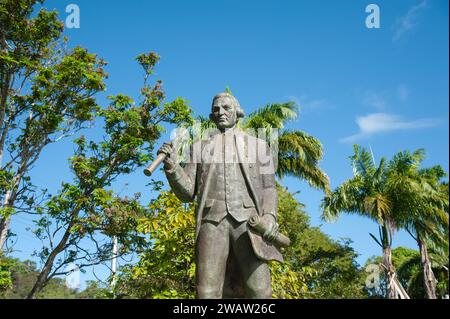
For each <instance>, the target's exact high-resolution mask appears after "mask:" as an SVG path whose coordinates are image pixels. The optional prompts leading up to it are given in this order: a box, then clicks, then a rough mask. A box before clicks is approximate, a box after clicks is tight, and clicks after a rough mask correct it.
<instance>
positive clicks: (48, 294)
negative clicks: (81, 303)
mask: <svg viewBox="0 0 450 319" xmlns="http://www.w3.org/2000/svg"><path fill="white" fill-rule="evenodd" d="M0 264H3V265H5V264H7V265H9V278H10V284H9V285H8V286H7V287H0V298H7V299H23V298H25V297H26V296H27V294H28V293H29V291H30V289H31V288H32V287H33V283H34V281H35V280H36V277H37V275H38V270H37V268H36V263H34V262H31V261H29V260H25V261H20V260H18V259H16V258H8V257H3V258H2V259H1V261H0ZM76 296H77V291H76V290H74V289H69V288H67V287H66V285H65V281H64V280H63V279H62V278H53V279H52V280H50V282H49V284H48V285H47V286H46V287H45V288H44V289H43V290H42V292H40V293H39V294H38V295H37V296H36V298H38V299H55V298H56V299H73V298H75V297H76Z"/></svg>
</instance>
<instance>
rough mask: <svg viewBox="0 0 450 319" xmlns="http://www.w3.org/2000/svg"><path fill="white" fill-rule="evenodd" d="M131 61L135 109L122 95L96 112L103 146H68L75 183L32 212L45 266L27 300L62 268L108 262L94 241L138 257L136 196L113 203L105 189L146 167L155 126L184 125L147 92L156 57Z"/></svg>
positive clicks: (184, 117)
mask: <svg viewBox="0 0 450 319" xmlns="http://www.w3.org/2000/svg"><path fill="white" fill-rule="evenodd" d="M137 60H138V62H139V64H140V65H141V66H142V67H143V69H144V72H145V73H144V74H145V81H144V88H143V89H142V90H141V93H142V96H141V103H140V104H139V105H135V104H134V102H133V100H132V99H131V98H130V97H128V96H125V95H121V94H119V95H117V96H111V97H110V100H111V104H110V105H109V106H108V107H107V108H104V109H99V110H98V112H97V113H96V116H97V117H98V118H99V119H100V120H101V122H102V123H104V127H103V132H104V136H103V138H102V140H101V141H95V140H88V139H87V138H86V137H85V136H84V135H83V136H81V137H80V138H77V139H76V140H75V143H76V144H77V146H78V147H77V149H76V151H75V154H74V156H72V157H71V158H70V162H71V166H72V170H73V173H74V181H73V182H72V183H63V185H62V188H61V190H60V191H59V192H58V193H57V194H56V195H54V196H52V197H51V198H50V200H48V201H47V202H46V203H45V204H43V205H41V206H39V207H38V208H37V210H36V213H37V214H39V215H40V216H41V218H40V219H39V220H38V221H37V223H36V226H37V227H36V229H35V230H34V233H35V234H36V235H37V236H38V237H39V238H40V239H42V240H47V242H48V245H46V246H44V247H43V248H42V250H41V252H40V253H39V257H40V258H41V261H42V264H43V265H44V266H43V268H42V271H41V273H40V275H39V276H38V279H37V281H36V284H35V286H34V287H33V290H32V291H31V292H30V295H29V298H33V297H34V295H35V294H36V293H37V292H39V290H40V289H42V287H43V286H44V285H45V284H46V283H47V282H48V280H49V279H50V278H52V277H54V276H57V275H63V274H65V273H66V272H65V271H64V270H63V269H64V267H65V266H67V265H68V264H70V263H75V262H77V263H78V267H79V268H84V267H87V266H91V265H95V264H99V263H102V262H105V261H107V260H109V259H110V258H111V256H110V252H111V242H104V243H103V244H102V243H100V241H98V240H97V239H96V235H99V234H103V235H107V236H110V237H111V236H116V237H117V238H118V242H119V245H120V247H121V252H120V255H123V254H125V253H128V252H133V251H138V250H139V247H141V246H142V245H143V244H144V242H145V240H144V237H143V236H142V235H141V234H139V233H137V232H136V227H137V220H138V219H139V218H142V217H143V216H145V214H146V213H147V212H146V210H145V209H144V208H143V207H142V206H141V205H140V203H139V201H138V199H139V195H138V194H137V195H136V196H135V197H134V198H118V197H117V196H115V195H114V193H113V191H111V190H109V189H108V187H110V186H111V184H112V183H113V182H114V181H115V180H116V178H117V177H118V176H120V175H124V174H129V173H131V172H133V171H135V170H136V169H138V168H140V167H143V166H144V165H145V164H146V163H147V162H148V161H149V160H152V156H151V155H150V154H153V153H154V152H153V147H154V144H155V143H156V141H157V140H158V139H159V138H160V136H161V134H162V132H163V128H162V126H161V124H160V123H164V122H165V123H172V124H181V123H186V122H189V121H191V118H190V110H189V108H188V106H187V105H186V103H185V102H184V101H183V100H182V99H180V98H178V99H176V100H175V101H173V102H169V103H164V102H163V101H164V99H165V94H164V92H163V90H162V87H161V81H156V83H155V84H154V85H153V86H152V85H150V84H148V83H147V77H148V76H149V75H150V74H152V72H153V69H154V67H155V64H156V63H157V61H158V60H159V57H158V55H156V54H155V53H149V54H142V55H140V56H138V57H137ZM55 229H56V231H55ZM55 239H56V240H55ZM86 239H89V240H90V241H93V242H94V243H95V245H96V248H97V249H96V250H95V251H94V252H89V251H88V250H87V249H86V248H83V247H82V243H83V240H86ZM60 254H62V255H60ZM57 256H59V258H57Z"/></svg>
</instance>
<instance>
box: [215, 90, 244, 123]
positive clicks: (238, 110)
mask: <svg viewBox="0 0 450 319" xmlns="http://www.w3.org/2000/svg"><path fill="white" fill-rule="evenodd" d="M224 97H227V98H229V99H230V100H231V102H232V103H233V105H234V106H235V107H236V116H237V118H238V119H240V118H243V117H244V115H245V113H244V110H243V109H242V108H241V105H240V104H239V101H238V100H237V99H236V98H235V97H234V96H233V95H231V94H230V93H226V92H223V93H219V94H217V95H216V96H215V97H214V98H213V100H212V104H211V106H212V105H214V101H215V100H217V99H221V98H224ZM211 116H212V114H211V115H210V117H211Z"/></svg>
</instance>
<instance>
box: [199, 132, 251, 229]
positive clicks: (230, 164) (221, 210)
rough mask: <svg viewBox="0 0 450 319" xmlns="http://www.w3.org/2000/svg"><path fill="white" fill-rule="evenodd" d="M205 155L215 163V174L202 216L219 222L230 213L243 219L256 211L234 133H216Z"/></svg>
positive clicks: (205, 157)
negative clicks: (247, 185)
mask: <svg viewBox="0 0 450 319" xmlns="http://www.w3.org/2000/svg"><path fill="white" fill-rule="evenodd" d="M202 156H203V159H204V160H205V161H211V160H212V161H213V162H214V176H213V179H212V180H211V185H210V189H209V192H208V194H207V199H206V202H205V208H204V210H203V216H202V219H203V220H209V221H213V222H220V221H221V220H222V219H223V218H224V217H225V216H226V215H227V214H230V215H231V216H232V217H233V219H234V220H236V221H237V222H243V221H247V220H248V219H249V217H250V216H252V215H254V214H256V209H255V205H254V203H253V200H252V199H251V197H250V194H249V192H248V189H247V187H246V182H245V178H244V176H243V174H242V170H241V166H240V165H239V162H238V157H237V153H236V144H235V139H234V137H233V134H229V135H226V134H218V135H216V136H215V137H214V138H213V140H212V141H211V143H209V145H208V147H206V148H205V149H204V153H203V154H202Z"/></svg>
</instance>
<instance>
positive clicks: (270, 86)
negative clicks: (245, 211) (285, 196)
mask: <svg viewBox="0 0 450 319" xmlns="http://www.w3.org/2000/svg"><path fill="white" fill-rule="evenodd" d="M70 3H75V4H77V5H78V6H79V8H80V17H81V20H80V22H81V25H80V28H79V29H67V30H66V32H65V33H66V35H67V36H68V37H69V39H70V44H71V45H81V46H84V47H87V48H88V49H89V50H90V51H91V52H95V53H97V54H98V55H99V56H101V57H103V58H104V59H105V60H106V61H108V62H109V65H108V67H107V71H108V73H109V79H108V81H107V84H108V89H107V92H105V93H104V94H101V95H99V102H100V103H101V104H103V105H104V104H106V99H105V96H106V95H109V94H117V93H125V94H128V95H131V96H133V97H135V98H137V94H138V91H139V88H140V86H141V84H142V73H141V71H140V69H139V67H138V65H137V63H136V62H135V61H134V58H135V57H136V56H137V55H138V54H140V53H143V52H149V51H155V52H157V53H158V54H159V55H160V56H161V61H160V63H159V65H158V67H157V70H156V75H155V79H156V78H160V79H162V80H163V81H164V88H165V90H166V93H167V96H168V100H171V99H174V98H175V97H177V96H181V97H183V98H185V99H187V100H189V103H190V105H191V107H192V108H193V110H194V111H195V113H196V114H201V115H205V116H206V115H208V114H209V107H210V104H211V99H212V97H213V96H214V95H215V94H216V93H218V92H220V91H223V90H224V88H225V87H226V86H229V87H230V88H231V90H232V91H233V94H234V95H235V96H236V97H237V98H238V99H239V101H240V103H241V106H242V107H243V108H244V109H245V111H246V112H247V113H249V112H251V111H252V110H254V109H256V108H258V107H260V106H263V105H265V104H267V103H271V102H282V101H288V100H293V101H296V102H297V103H298V104H299V105H300V106H301V113H300V116H299V118H298V119H297V120H295V121H293V122H292V123H290V124H289V126H288V128H292V129H300V130H304V131H306V132H308V133H309V134H311V135H313V136H315V137H317V138H319V139H320V141H321V142H322V143H323V146H324V150H325V156H324V159H323V161H322V162H321V167H322V168H323V169H324V170H325V171H326V172H327V174H328V175H329V177H330V179H331V184H332V187H333V188H334V187H336V186H338V185H339V184H340V183H341V182H343V181H345V180H346V179H348V178H351V176H352V169H351V166H350V162H349V160H348V156H350V155H351V154H352V150H353V146H352V145H353V143H358V144H360V145H363V146H365V147H369V146H370V147H371V148H372V150H373V153H374V156H375V158H376V160H379V159H380V158H381V157H383V156H384V157H387V158H391V157H392V155H393V154H395V153H396V152H398V151H401V150H415V149H417V148H425V149H426V152H427V159H426V160H425V161H424V166H431V165H435V164H440V165H442V166H443V167H444V168H445V170H446V171H447V172H448V162H449V161H448V145H449V141H448V136H449V135H448V133H449V125H448V105H449V93H448V86H449V83H448V82H449V80H448V79H449V77H448V69H449V65H448V56H449V46H448V24H449V20H448V9H449V8H448V1H445V0H443V1H438V0H411V1H410V0H404V1H368V0H367V1H360V0H353V1H312V0H310V1H306V0H305V1H274V0H272V1H261V0H258V1H234V0H233V1H181V0H180V1H175V0H172V1H137V0H135V1H128V2H126V3H124V2H119V1H106V0H98V1H95V2H94V1H87V0H83V1H82V0H78V1H74V0H72V1H61V0H59V1H56V0H51V1H47V2H46V4H45V6H46V7H47V8H49V9H53V8H54V9H57V10H58V11H59V12H60V13H61V14H60V17H61V19H63V20H64V19H65V18H66V16H67V14H66V13H65V7H66V6H67V5H68V4H70ZM370 3H376V4H377V5H378V6H379V8H380V22H381V28H379V29H368V28H366V26H365V19H366V17H367V15H368V13H366V12H365V8H366V6H367V5H368V4H370ZM94 131H95V129H94ZM73 148H74V147H73V144H72V143H71V142H70V141H67V142H64V143H60V144H58V145H51V146H49V147H48V148H47V149H46V151H45V154H43V156H42V157H41V159H40V160H39V162H38V163H37V165H36V168H35V170H34V171H33V178H34V179H35V181H36V183H37V184H40V185H42V186H44V185H45V186H46V187H48V188H49V189H50V190H55V189H56V188H57V187H58V186H59V185H60V183H61V181H63V180H66V181H67V180H70V179H71V176H70V172H69V169H68V165H67V160H66V159H67V158H68V157H69V156H70V155H71V152H72V150H73ZM156 176H157V177H159V178H161V179H162V180H164V181H165V179H164V178H163V176H162V175H161V174H159V173H158V174H157V175H156ZM147 182H148V180H147V179H146V177H145V176H143V174H142V172H136V173H134V174H131V175H129V176H125V177H122V178H121V179H120V180H119V182H118V183H117V185H116V190H117V191H118V192H121V193H122V195H124V194H127V193H130V194H131V193H134V192H141V193H142V194H144V195H145V196H148V198H150V197H153V196H155V194H151V193H150V192H147V193H146V187H145V184H146V183H147ZM281 183H282V184H284V185H285V186H287V187H288V188H289V189H290V190H291V191H301V192H300V194H299V195H298V196H297V198H298V199H299V200H300V201H301V202H303V203H305V204H306V210H307V212H308V213H309V215H310V216H311V223H312V225H314V226H319V225H321V229H322V230H323V231H324V232H326V233H327V234H329V235H330V236H331V237H332V238H335V239H339V238H343V237H345V238H350V239H351V240H353V244H352V246H353V247H354V248H355V250H356V251H357V252H358V253H359V254H360V256H359V258H358V261H359V262H360V263H361V264H363V263H364V261H365V260H366V259H367V258H368V257H370V256H372V255H377V254H379V247H378V246H377V244H376V243H375V242H374V241H373V240H372V239H371V238H370V237H369V234H368V233H369V232H372V233H377V226H376V224H375V223H373V222H371V221H369V220H366V219H364V218H361V217H357V216H347V215H342V217H341V218H340V219H339V220H338V221H337V222H335V223H332V224H328V223H325V222H323V221H321V219H320V215H321V212H320V209H319V204H320V200H321V198H322V193H321V192H319V191H315V190H313V189H311V188H310V187H308V185H307V184H305V183H304V182H301V181H298V180H296V179H293V178H286V179H284V180H282V181H281ZM125 184H128V185H125ZM27 223H28V218H27V217H26V216H18V217H17V218H14V220H13V231H16V232H17V233H18V234H19V235H20V237H19V242H18V243H17V245H16V246H15V248H16V249H18V250H20V251H21V252H17V253H16V255H17V256H19V257H20V258H26V257H28V256H29V252H30V251H32V250H33V248H34V245H33V242H32V235H31V234H30V233H26V231H25V230H24V229H25V227H26V224H27ZM393 245H394V247H396V246H406V247H410V248H414V249H415V248H416V245H415V243H414V241H413V240H412V239H411V238H410V237H409V235H407V234H406V233H404V232H403V231H400V232H398V233H397V234H396V237H395V238H394V242H393ZM96 273H97V275H98V274H100V277H102V275H105V274H106V271H105V269H98V270H96ZM82 278H83V279H92V278H93V275H92V272H91V271H88V273H87V274H86V275H83V277H82Z"/></svg>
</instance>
